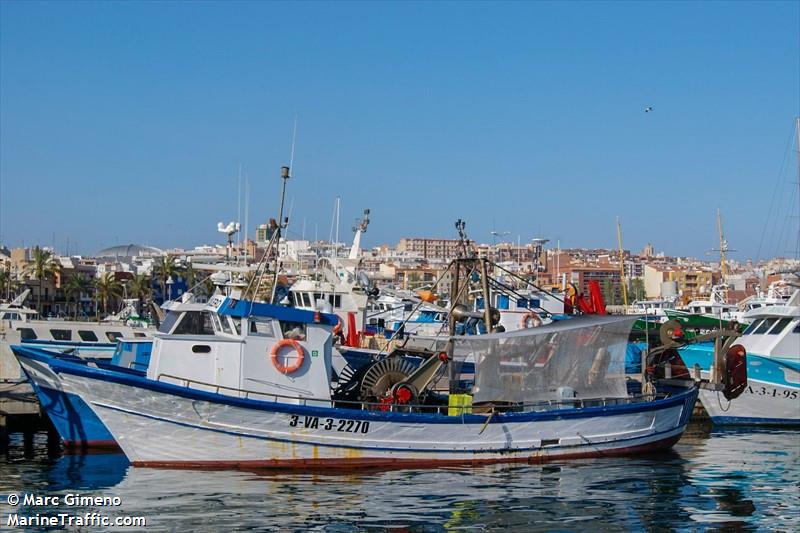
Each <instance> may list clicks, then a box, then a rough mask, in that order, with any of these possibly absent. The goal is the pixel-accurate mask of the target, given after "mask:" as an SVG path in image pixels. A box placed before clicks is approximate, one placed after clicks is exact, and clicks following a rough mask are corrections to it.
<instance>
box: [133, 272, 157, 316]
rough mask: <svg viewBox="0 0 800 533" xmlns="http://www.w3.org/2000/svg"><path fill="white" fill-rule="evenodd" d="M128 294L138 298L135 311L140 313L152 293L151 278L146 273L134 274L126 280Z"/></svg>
mask: <svg viewBox="0 0 800 533" xmlns="http://www.w3.org/2000/svg"><path fill="white" fill-rule="evenodd" d="M128 295H129V296H131V297H133V298H137V299H138V300H139V303H138V304H137V306H136V311H137V312H138V313H139V314H140V315H141V314H142V309H143V307H144V306H145V305H147V303H148V302H149V301H150V298H151V297H152V295H153V278H152V277H150V276H149V275H147V274H134V276H133V278H131V279H130V281H128Z"/></svg>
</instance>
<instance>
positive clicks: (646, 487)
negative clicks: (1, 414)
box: [0, 431, 800, 532]
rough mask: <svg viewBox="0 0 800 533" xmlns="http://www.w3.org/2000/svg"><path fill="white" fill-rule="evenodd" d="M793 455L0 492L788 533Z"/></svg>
mask: <svg viewBox="0 0 800 533" xmlns="http://www.w3.org/2000/svg"><path fill="white" fill-rule="evenodd" d="M799 456H800V441H798V436H797V434H796V433H794V432H789V431H771V432H759V433H741V432H717V433H711V434H707V433H705V432H700V433H693V434H689V435H687V437H685V438H684V440H682V441H681V442H680V443H679V444H678V445H677V446H676V447H675V449H674V450H673V451H671V452H669V453H663V454H659V455H653V456H642V457H635V458H627V459H625V458H613V459H612V458H608V459H594V460H585V461H573V462H569V463H551V464H546V465H531V466H528V465H525V466H520V465H510V466H502V465H497V466H490V467H481V468H475V469H466V468H450V469H441V470H393V471H384V472H380V471H377V472H376V471H371V472H355V473H347V474H326V473H319V472H285V471H284V472H255V473H254V472H241V471H213V472H204V471H182V470H156V469H140V468H132V467H130V466H129V465H128V462H127V461H126V460H125V458H124V457H123V456H121V455H117V454H105V455H87V456H68V455H65V456H61V457H58V458H56V459H51V458H48V457H47V456H46V455H38V454H35V456H34V457H33V458H31V459H24V458H22V457H10V458H9V459H7V460H5V461H3V460H0V492H6V491H8V490H26V491H36V492H41V493H56V492H64V491H70V490H71V491H81V492H82V493H85V494H98V495H106V496H119V497H121V498H122V500H123V505H122V509H121V510H119V512H122V513H124V514H128V515H143V516H146V517H148V520H149V522H148V529H149V530H153V531H168V530H172V529H174V528H176V527H180V528H181V529H192V530H196V531H219V530H223V529H231V530H233V529H252V530H273V529H276V528H277V529H286V530H305V529H315V530H321V531H332V532H338V531H369V532H372V531H393V532H394V531H397V532H399V531H423V532H427V531H466V530H484V529H504V530H509V531H537V530H550V531H552V530H557V531H579V530H597V529H607V530H643V529H646V530H686V529H697V528H702V529H715V528H719V529H727V530H734V531H735V530H739V531H750V530H755V529H787V530H792V529H794V530H796V529H798V528H800V516H799V515H798V509H800V494H798V487H799V486H800V469H799V468H798V466H800V465H799V464H798V462H799ZM4 511H5V509H2V506H0V513H3V514H4Z"/></svg>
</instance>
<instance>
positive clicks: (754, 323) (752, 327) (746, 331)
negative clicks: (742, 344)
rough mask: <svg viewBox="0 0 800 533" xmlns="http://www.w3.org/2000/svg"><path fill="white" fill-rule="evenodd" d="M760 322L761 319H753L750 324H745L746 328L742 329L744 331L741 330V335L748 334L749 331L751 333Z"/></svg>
mask: <svg viewBox="0 0 800 533" xmlns="http://www.w3.org/2000/svg"><path fill="white" fill-rule="evenodd" d="M761 322H762V320H756V321H754V322H753V323H752V324H750V325H749V326H747V329H745V330H744V332H742V335H750V334H751V333H753V331H755V329H756V328H757V327H758V326H759V325H761Z"/></svg>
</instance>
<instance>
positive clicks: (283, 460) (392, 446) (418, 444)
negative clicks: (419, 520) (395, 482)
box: [61, 373, 696, 467]
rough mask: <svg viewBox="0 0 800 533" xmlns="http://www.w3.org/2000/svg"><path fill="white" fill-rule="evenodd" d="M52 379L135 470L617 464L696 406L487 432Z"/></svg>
mask: <svg viewBox="0 0 800 533" xmlns="http://www.w3.org/2000/svg"><path fill="white" fill-rule="evenodd" d="M61 376H62V380H63V382H64V383H65V387H66V388H68V389H69V390H70V391H72V392H75V393H77V394H78V395H79V396H80V397H81V398H82V399H83V400H84V401H86V402H87V403H88V404H89V405H90V406H91V407H92V409H93V410H94V411H95V412H96V414H97V415H98V416H99V417H100V418H101V420H102V421H103V422H104V423H105V424H106V426H107V427H108V428H109V430H110V431H111V433H112V434H113V435H114V437H115V438H116V440H117V442H118V443H119V445H120V446H121V447H122V449H123V450H124V452H125V454H126V455H127V456H128V458H129V459H130V461H131V462H132V463H133V464H134V465H140V466H186V467H192V466H194V467H203V466H219V467H226V466H227V467H230V466H241V467H247V466H250V467H291V466H309V465H311V466H320V467H337V466H338V467H353V466H358V465H374V466H391V465H405V466H408V465H420V466H421V465H425V464H430V465H435V464H456V463H462V464H474V463H494V462H527V461H530V462H536V461H543V460H548V459H555V458H573V457H597V456H606V455H619V454H624V453H634V452H644V451H652V450H658V449H663V448H667V447H669V446H671V445H672V444H674V443H675V442H676V441H677V440H678V439H679V438H680V436H681V434H682V433H683V431H684V429H685V426H686V424H687V422H688V419H689V416H690V414H691V411H692V408H693V406H694V402H695V400H696V391H694V390H690V391H687V392H686V393H682V394H680V395H676V396H675V397H672V398H668V399H666V400H660V401H657V402H642V403H633V404H627V405H625V406H615V407H602V408H600V407H598V408H585V409H564V410H555V411H548V412H544V413H542V412H539V413H515V414H513V415H495V418H494V419H493V420H491V421H489V422H488V423H487V422H486V420H487V416H488V415H486V416H481V415H466V416H464V417H457V416H443V415H416V414H403V413H377V412H372V411H361V410H350V409H338V408H330V407H311V406H299V405H287V404H284V403H280V404H278V403H272V402H264V401H260V402H254V401H253V400H242V399H238V398H230V397H225V396H221V395H218V394H209V393H205V392H198V391H197V390H196V389H186V388H184V387H180V389H183V391H177V386H172V385H164V384H162V383H158V382H150V383H151V385H150V386H136V385H135V384H131V382H125V380H123V381H122V382H120V381H118V380H116V381H115V380H114V379H111V380H106V379H98V378H96V377H87V376H85V375H76V374H70V373H62V374H61ZM152 384H155V385H152ZM165 387H166V392H162V390H164V388H165ZM170 387H176V388H173V389H170ZM171 391H173V392H171ZM217 400H218V401H217ZM254 404H258V405H254ZM515 418H516V419H517V420H514V419H515ZM432 419H435V420H432ZM156 436H157V437H156Z"/></svg>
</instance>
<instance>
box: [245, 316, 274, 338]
mask: <svg viewBox="0 0 800 533" xmlns="http://www.w3.org/2000/svg"><path fill="white" fill-rule="evenodd" d="M250 335H256V336H259V337H274V336H275V329H274V328H273V327H272V319H271V318H260V317H251V318H250Z"/></svg>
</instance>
